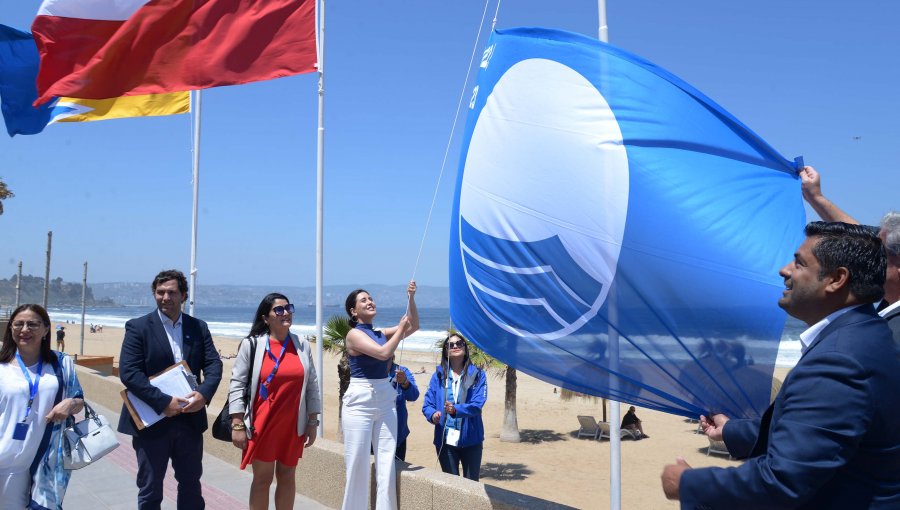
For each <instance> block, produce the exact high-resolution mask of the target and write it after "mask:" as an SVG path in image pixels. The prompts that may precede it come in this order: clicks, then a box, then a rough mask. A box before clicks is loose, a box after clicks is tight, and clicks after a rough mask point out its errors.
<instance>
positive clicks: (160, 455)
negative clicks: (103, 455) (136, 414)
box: [131, 416, 204, 510]
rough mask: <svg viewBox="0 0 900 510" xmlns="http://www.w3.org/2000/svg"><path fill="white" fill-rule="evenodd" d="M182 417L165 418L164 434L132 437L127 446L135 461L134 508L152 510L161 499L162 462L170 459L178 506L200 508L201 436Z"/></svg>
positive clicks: (201, 505) (202, 506)
mask: <svg viewBox="0 0 900 510" xmlns="http://www.w3.org/2000/svg"><path fill="white" fill-rule="evenodd" d="M184 418H186V417H185V416H178V417H175V418H167V420H170V421H171V423H167V424H166V425H167V428H168V433H167V434H164V435H152V436H148V437H138V436H135V437H133V438H132V440H131V445H132V446H133V447H134V451H135V453H136V454H137V462H138V475H137V485H138V508H140V509H141V510H156V509H158V508H160V505H161V504H162V500H163V479H164V478H165V474H166V465H167V464H168V462H169V458H171V459H172V469H173V470H174V471H175V479H176V480H177V481H178V508H191V509H195V508H196V509H198V510H201V509H203V508H204V502H203V496H202V493H201V490H200V476H201V475H202V474H203V436H202V435H200V436H199V437H198V434H197V432H196V430H195V429H194V428H193V427H192V425H191V423H190V422H189V421H188V420H186V419H184Z"/></svg>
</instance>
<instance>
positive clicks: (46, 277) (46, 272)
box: [44, 230, 53, 310]
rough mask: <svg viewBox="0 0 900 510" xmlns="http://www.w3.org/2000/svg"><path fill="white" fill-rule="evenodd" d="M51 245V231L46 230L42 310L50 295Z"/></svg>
mask: <svg viewBox="0 0 900 510" xmlns="http://www.w3.org/2000/svg"><path fill="white" fill-rule="evenodd" d="M52 247H53V231H52V230H51V231H50V232H47V265H46V267H45V268H44V310H46V309H47V302H48V300H49V296H50V250H51V248H52Z"/></svg>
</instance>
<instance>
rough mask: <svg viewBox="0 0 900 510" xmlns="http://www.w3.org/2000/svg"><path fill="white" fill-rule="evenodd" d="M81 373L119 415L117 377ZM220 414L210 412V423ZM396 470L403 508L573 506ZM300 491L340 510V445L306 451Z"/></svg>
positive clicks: (217, 444)
mask: <svg viewBox="0 0 900 510" xmlns="http://www.w3.org/2000/svg"><path fill="white" fill-rule="evenodd" d="M76 369H77V371H78V379H79V381H80V382H81V386H82V387H83V388H84V394H85V396H86V397H87V400H88V401H89V402H96V403H97V404H100V405H102V406H104V407H107V408H109V409H113V410H116V411H118V410H120V409H121V408H122V397H121V396H120V395H119V392H120V391H121V390H122V388H123V386H122V383H121V382H120V381H119V379H118V377H112V376H105V375H103V374H101V373H99V372H97V371H94V370H91V369H90V368H86V367H76ZM220 410H221V409H210V410H209V413H208V417H209V420H210V422H211V421H212V420H213V419H215V417H216V415H217V414H218V413H219V411H220ZM203 449H204V451H205V452H206V453H207V454H209V455H214V456H216V457H219V458H220V459H223V460H225V461H227V462H231V463H232V464H234V465H235V466H237V465H239V464H240V460H241V456H240V451H239V450H238V449H236V448H235V447H234V446H232V444H231V443H226V442H224V441H219V440H217V439H215V438H213V437H212V434H211V433H210V431H207V432H206V433H205V437H204V441H203ZM397 471H398V477H397V485H398V491H399V501H400V510H430V509H434V510H445V509H447V508H463V509H466V510H488V509H498V510H507V509H514V508H527V509H529V510H545V509H546V510H566V509H571V508H572V507H568V506H565V505H560V504H557V503H553V502H550V501H546V500H543V499H538V498H533V497H531V496H526V495H524V494H519V493H516V492H512V491H508V490H505V489H501V488H499V487H493V486H490V485H485V484H483V483H479V482H473V481H471V480H467V479H465V478H462V477H460V476H451V475H448V474H445V473H441V472H439V471H435V470H433V469H428V468H425V467H422V466H415V465H412V464H407V463H405V462H398V463H397ZM373 480H374V474H373ZM297 491H298V492H299V493H301V494H303V495H304V496H306V497H309V498H312V499H314V500H316V501H319V502H320V503H322V504H323V505H326V506H328V507H331V508H340V507H341V501H342V499H343V496H344V449H343V445H342V444H341V443H338V442H335V441H329V440H327V439H319V440H317V441H316V443H315V444H314V445H313V446H312V447H311V448H308V449H306V450H305V451H304V452H303V459H301V460H300V463H299V464H298V466H297ZM372 499H374V497H373V498H372ZM372 508H374V506H372Z"/></svg>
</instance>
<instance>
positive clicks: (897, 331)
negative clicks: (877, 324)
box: [884, 308, 900, 346]
mask: <svg viewBox="0 0 900 510" xmlns="http://www.w3.org/2000/svg"><path fill="white" fill-rule="evenodd" d="M884 320H886V321H887V322H888V326H890V327H891V332H892V333H894V343H895V344H897V345H898V346H900V308H895V309H893V310H891V311H890V313H888V314H887V315H885V316H884Z"/></svg>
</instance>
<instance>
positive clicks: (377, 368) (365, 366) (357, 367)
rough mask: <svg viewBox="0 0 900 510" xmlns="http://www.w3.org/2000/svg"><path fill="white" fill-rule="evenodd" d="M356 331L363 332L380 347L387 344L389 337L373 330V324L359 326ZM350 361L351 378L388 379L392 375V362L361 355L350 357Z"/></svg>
mask: <svg viewBox="0 0 900 510" xmlns="http://www.w3.org/2000/svg"><path fill="white" fill-rule="evenodd" d="M356 329H358V330H361V331H362V332H363V333H365V334H366V335H368V336H369V338H371V339H372V340H374V341H375V343H377V344H378V345H384V344H385V343H387V337H386V336H384V333H382V332H381V331H375V330H374V329H372V325H371V324H362V323H360V324H357V325H356ZM348 358H349V360H350V377H356V378H358V379H387V378H388V376H389V375H390V370H391V360H386V361H381V360H379V359H375V358H373V357H372V356H367V355H365V354H360V355H359V356H352V355H351V356H348Z"/></svg>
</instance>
